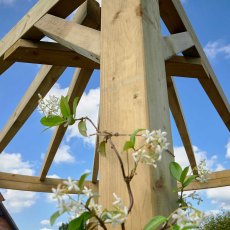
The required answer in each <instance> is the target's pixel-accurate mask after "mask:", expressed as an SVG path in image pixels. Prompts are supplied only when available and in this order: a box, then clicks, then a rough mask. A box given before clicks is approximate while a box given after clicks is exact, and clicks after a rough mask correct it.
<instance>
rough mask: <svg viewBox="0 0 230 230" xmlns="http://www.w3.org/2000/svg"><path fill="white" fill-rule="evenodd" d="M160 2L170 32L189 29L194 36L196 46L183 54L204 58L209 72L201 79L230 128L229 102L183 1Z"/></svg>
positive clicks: (167, 0) (204, 63) (162, 0)
mask: <svg viewBox="0 0 230 230" xmlns="http://www.w3.org/2000/svg"><path fill="white" fill-rule="evenodd" d="M159 4H160V13H161V17H162V19H163V21H164V23H165V24H166V26H167V28H168V30H169V31H170V33H172V34H176V33H181V32H186V31H187V32H189V34H190V36H191V37H192V40H193V42H194V44H195V46H194V47H192V48H191V49H189V50H187V51H185V52H183V54H184V56H186V57H195V58H196V57H198V58H199V57H200V58H201V59H202V62H203V65H204V66H205V69H206V70H207V72H208V74H207V76H206V78H202V79H199V81H200V83H201V85H202V86H203V88H204V90H205V92H206V93H207V95H208V97H209V98H210V100H211V101H212V103H213V105H214V106H215V108H216V110H217V112H218V113H219V115H220V117H221V118H222V120H223V121H224V123H225V125H226V126H227V128H228V129H229V130H230V106H229V103H228V101H227V98H226V97H225V95H224V93H223V90H222V88H221V86H220V84H219V82H218V80H217V78H216V76H215V73H214V71H213V69H212V67H211V65H210V63H209V61H208V59H207V57H206V55H205V53H204V51H203V49H202V46H201V45H200V43H199V40H198V38H197V36H196V34H195V32H194V30H193V28H192V26H191V24H190V22H189V19H188V17H187V15H186V13H185V11H184V9H183V6H182V4H181V2H180V1H178V0H160V1H159Z"/></svg>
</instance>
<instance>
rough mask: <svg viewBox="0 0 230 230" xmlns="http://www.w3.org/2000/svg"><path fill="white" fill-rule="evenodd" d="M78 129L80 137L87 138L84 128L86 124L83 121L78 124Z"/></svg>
mask: <svg viewBox="0 0 230 230" xmlns="http://www.w3.org/2000/svg"><path fill="white" fill-rule="evenodd" d="M78 129H79V132H80V134H81V135H82V136H85V137H87V127H86V122H85V121H84V120H81V121H80V122H79V123H78Z"/></svg>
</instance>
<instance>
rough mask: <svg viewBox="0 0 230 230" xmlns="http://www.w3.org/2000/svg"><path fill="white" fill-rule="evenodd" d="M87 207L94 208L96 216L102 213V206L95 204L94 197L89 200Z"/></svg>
mask: <svg viewBox="0 0 230 230" xmlns="http://www.w3.org/2000/svg"><path fill="white" fill-rule="evenodd" d="M89 208H90V209H91V210H94V211H95V212H96V214H97V216H99V217H100V216H101V215H102V212H103V206H102V205H99V204H96V203H95V201H94V199H91V200H90V204H89Z"/></svg>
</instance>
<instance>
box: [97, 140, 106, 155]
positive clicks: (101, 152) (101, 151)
mask: <svg viewBox="0 0 230 230" xmlns="http://www.w3.org/2000/svg"><path fill="white" fill-rule="evenodd" d="M105 146H106V141H102V142H101V143H100V145H99V148H98V151H99V153H100V154H101V155H102V156H106V147H105Z"/></svg>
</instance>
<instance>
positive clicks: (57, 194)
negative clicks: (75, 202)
mask: <svg viewBox="0 0 230 230" xmlns="http://www.w3.org/2000/svg"><path fill="white" fill-rule="evenodd" d="M52 192H53V199H58V200H59V199H62V196H63V195H64V190H63V189H62V185H61V184H59V185H58V186H57V188H52Z"/></svg>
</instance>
